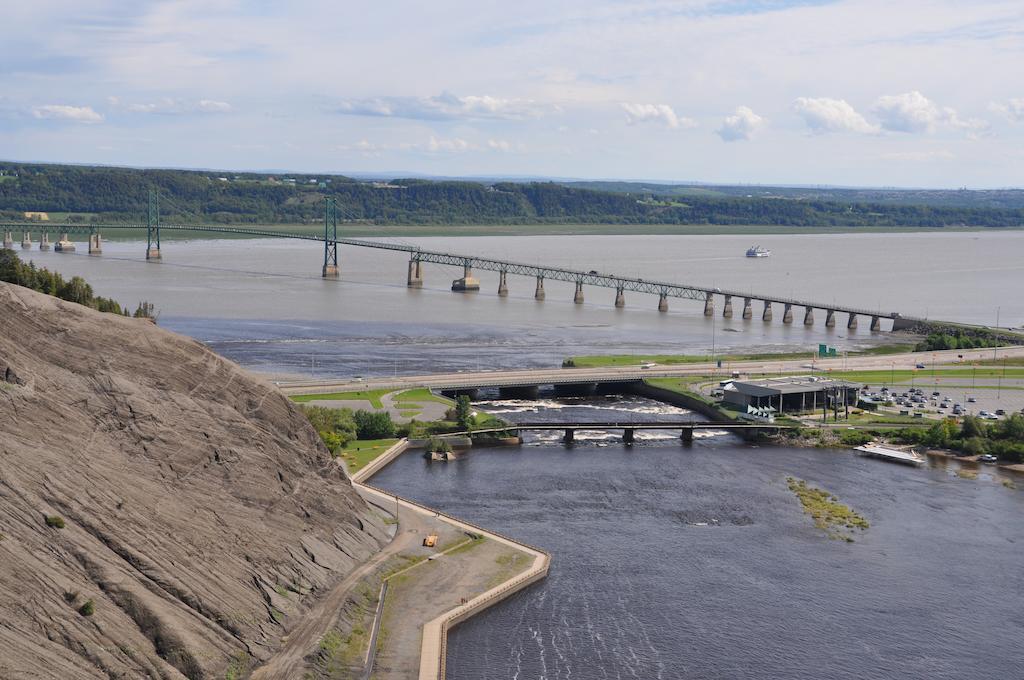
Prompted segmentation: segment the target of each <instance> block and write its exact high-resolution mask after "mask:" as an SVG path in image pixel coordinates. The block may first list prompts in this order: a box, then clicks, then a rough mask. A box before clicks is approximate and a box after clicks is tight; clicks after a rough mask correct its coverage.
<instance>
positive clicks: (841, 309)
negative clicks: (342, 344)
mask: <svg viewBox="0 0 1024 680" xmlns="http://www.w3.org/2000/svg"><path fill="white" fill-rule="evenodd" d="M0 228H2V229H3V230H4V247H7V248H13V236H14V233H13V232H14V230H18V231H20V232H21V233H22V235H23V240H22V247H23V248H26V249H30V248H31V245H32V238H31V232H32V231H36V232H44V233H48V232H51V231H52V232H54V233H57V234H60V235H61V238H60V241H59V243H63V242H66V241H67V240H68V235H69V234H74V233H88V234H89V252H90V254H99V253H101V252H102V249H101V246H100V238H99V233H100V232H102V231H111V230H134V231H147V230H148V232H149V233H150V236H152V234H153V233H155V234H156V239H155V243H156V248H155V250H148V249H147V259H160V257H161V254H160V245H159V243H160V238H159V232H160V231H170V232H200V233H212V234H224V235H234V236H256V237H266V238H290V239H300V240H304V241H318V242H321V243H325V246H326V247H325V260H324V272H323V273H324V276H337V275H338V268H337V266H336V265H337V261H336V246H338V245H344V246H353V247H358V248H375V249H378V250H390V251H397V252H403V253H408V254H409V269H408V278H407V285H408V286H410V287H420V286H422V285H423V270H422V264H423V263H424V262H429V263H433V264H440V265H447V266H454V267H462V270H463V276H462V278H460V279H456V280H455V281H453V283H452V289H453V290H475V289H478V288H479V283H477V282H476V279H474V278H473V270H474V269H481V270H485V271H496V272H498V273H499V276H500V282H499V285H498V294H499V295H501V296H505V295H507V294H508V279H507V277H508V275H509V274H513V275H518V276H528V277H533V278H534V279H535V280H536V289H535V291H534V296H535V297H536V299H538V300H543V299H544V297H545V292H544V281H545V280H553V281H566V282H570V283H574V284H575V286H576V292H575V295H574V297H573V301H574V302H576V303H578V304H582V303H583V299H584V295H583V287H584V286H599V287H603V288H614V289H615V291H616V297H615V306H616V307H622V306H625V292H626V291H631V292H638V293H646V294H651V295H657V296H658V311H661V312H666V311H668V298H670V297H671V298H684V299H690V300H700V301H703V302H704V315H705V316H712V315H713V314H714V313H715V296H720V297H722V298H723V305H722V316H723V317H726V318H731V317H732V316H733V308H732V299H733V298H734V297H735V298H738V299H742V300H743V307H742V311H741V312H740V314H741V315H742V317H743V318H744V319H751V318H753V316H754V310H753V307H752V301H753V300H757V301H759V302H761V303H762V304H763V309H762V310H761V312H760V315H761V318H762V320H764V321H771V320H772V318H773V311H772V305H773V304H775V305H781V306H782V310H781V311H782V321H783V323H787V324H788V323H793V320H794V313H793V308H794V307H802V308H803V309H804V315H803V324H804V325H808V326H809V325H813V323H814V310H815V309H818V310H824V311H825V313H826V317H825V325H826V326H827V327H832V326H835V325H836V319H835V314H836V313H844V314H846V315H847V320H846V325H847V328H856V327H857V317H858V316H866V317H869V318H870V319H871V330H873V331H878V330H881V325H880V321H879V320H880V319H882V318H887V319H892V320H893V322H894V325H897V326H898V325H899V324H904V325H912V322H913V321H919V320H920V319H916V318H912V317H904V316H902V315H901V314H899V313H898V312H882V311H880V310H877V309H875V310H872V309H867V308H861V307H852V306H848V305H838V304H835V303H821V302H813V301H809V300H799V299H796V298H788V297H780V296H774V295H763V294H760V293H756V294H755V293H753V292H752V291H740V290H731V289H726V288H718V287H715V288H710V287H707V286H699V285H692V284H682V283H672V282H668V281H650V280H646V279H642V278H630V277H623V276H616V275H614V274H604V273H600V272H597V271H595V270H589V271H583V270H576V269H565V268H561V267H544V266H540V265H533V264H527V263H523V262H515V261H512V260H499V259H495V258H488V257H480V256H477V255H462V254H457V253H448V252H440V251H432V250H423V249H421V248H419V247H417V246H413V245H408V244H402V243H387V242H383V241H368V240H365V239H353V238H337V237H329V232H327V231H326V230H325V234H324V235H323V236H320V235H317V234H301V233H289V232H281V231H274V230H272V229H268V228H264V227H259V226H254V227H224V226H218V225H201V224H195V225H192V224H160V225H159V226H158V227H154V226H152V225H148V224H145V223H121V224H41V223H38V222H33V223H25V222H0ZM94 239H95V243H94ZM47 247H48V246H47ZM329 253H330V254H332V255H329ZM329 257H333V258H334V265H333V266H328V265H329V264H330V263H329V261H328V258H329Z"/></svg>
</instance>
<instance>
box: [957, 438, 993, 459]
mask: <svg viewBox="0 0 1024 680" xmlns="http://www.w3.org/2000/svg"><path fill="white" fill-rule="evenodd" d="M961 448H962V450H963V452H964V453H966V454H967V455H968V456H980V455H982V454H983V453H985V452H986V451H988V442H987V441H985V438H984V437H970V438H968V439H965V440H964V443H963V445H962V447H961Z"/></svg>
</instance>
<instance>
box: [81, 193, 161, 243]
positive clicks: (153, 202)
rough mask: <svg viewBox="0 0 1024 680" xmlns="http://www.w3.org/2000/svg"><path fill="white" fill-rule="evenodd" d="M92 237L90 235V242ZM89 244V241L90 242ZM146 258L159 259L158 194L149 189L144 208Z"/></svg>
mask: <svg viewBox="0 0 1024 680" xmlns="http://www.w3.org/2000/svg"><path fill="white" fill-rule="evenodd" d="M91 241H92V237H91V236H90V242H91ZM90 245H91V243H90ZM146 259H147V260H159V259H161V256H160V195H159V194H157V193H156V191H154V190H153V189H150V190H149V207H148V209H147V210H146Z"/></svg>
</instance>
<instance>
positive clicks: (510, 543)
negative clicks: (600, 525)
mask: <svg viewBox="0 0 1024 680" xmlns="http://www.w3.org/2000/svg"><path fill="white" fill-rule="evenodd" d="M408 448H409V443H408V440H405V439H403V440H400V441H399V442H397V443H396V444H395V445H394V446H392V447H390V448H389V449H388V450H387V451H385V452H383V453H382V454H381V455H380V456H378V457H377V458H376V459H375V460H373V461H371V462H370V463H369V464H367V465H366V466H364V467H362V468H361V469H359V470H358V471H357V472H355V473H354V474H353V475H352V476H351V480H352V484H353V486H354V487H355V488H356V490H357V491H358V492H359V493H360V494H361V495H362V496H363V497H364V498H365V499H366V500H367V501H368V502H370V503H372V504H373V505H376V506H378V507H380V508H384V509H388V510H389V511H391V508H393V512H394V515H395V516H396V517H399V516H400V513H403V512H404V513H405V514H409V513H413V514H415V515H417V516H418V521H420V522H424V521H425V522H428V523H431V522H432V523H434V524H438V523H440V524H444V525H446V526H447V527H448V528H449V530H451V531H455V532H457V533H464V534H465V535H468V536H470V538H471V542H470V543H467V544H465V545H459V546H457V547H455V548H454V549H451V553H449V554H452V553H456V551H464V552H461V553H459V555H460V558H459V560H458V561H453V560H452V559H448V560H445V562H444V564H445V566H444V568H443V569H440V564H441V562H440V561H439V560H438V559H437V558H436V557H428V558H427V559H426V561H424V562H423V567H422V568H420V569H417V570H414V569H407V570H403V571H402V572H400V573H397V574H394V575H393V576H400V577H401V578H402V580H401V581H400V582H396V583H395V587H391V588H389V589H388V591H387V592H388V595H387V597H388V598H391V601H390V603H386V604H385V606H384V607H383V608H382V610H383V613H382V614H381V616H382V618H383V621H382V622H381V624H380V625H382V626H383V627H384V629H385V630H387V631H388V635H387V636H386V637H385V638H383V639H382V641H381V642H380V643H379V646H380V649H379V650H377V652H376V654H377V656H378V657H380V658H381V659H382V660H386V661H387V663H386V664H382V665H386V670H385V671H384V672H383V674H375V675H374V677H381V678H390V677H394V678H396V679H397V678H406V677H411V676H410V675H408V674H407V673H403V672H402V671H403V670H404V671H408V670H411V669H410V667H409V664H410V655H409V649H410V645H411V643H412V642H413V641H415V640H416V639H417V637H419V639H420V647H419V663H418V676H417V677H418V678H419V679H420V680H444V678H445V664H446V650H447V637H448V632H449V631H450V630H451V629H452V628H454V627H455V626H457V625H458V624H459V623H461V622H463V621H465V620H467V619H468V618H470V617H471V616H473V615H475V614H477V613H479V612H482V611H484V610H485V609H487V608H488V607H491V606H493V605H495V604H497V603H498V602H500V601H502V600H504V599H505V598H507V597H509V596H511V595H513V594H515V593H517V592H519V591H520V590H522V589H524V588H526V587H527V586H529V585H531V584H532V583H535V582H537V581H539V580H541V579H543V578H544V577H545V576H547V572H548V568H549V565H550V562H551V557H550V555H549V554H548V553H547V552H545V551H543V550H541V549H539V548H534V547H532V546H528V545H525V544H523V543H521V542H519V541H516V540H514V539H511V538H508V537H506V536H503V535H501V534H498V533H495V532H493V531H490V530H488V529H485V528H483V527H480V526H477V525H475V524H472V523H469V522H466V521H463V520H460V519H458V518H455V517H452V516H451V515H448V514H445V513H443V512H440V511H438V510H435V509H433V508H428V507H426V506H424V505H421V504H419V503H417V502H415V501H412V500H409V499H407V498H403V497H401V496H398V495H396V494H392V493H389V492H387V491H384V490H383V489H380V488H377V487H375V486H372V485H371V484H369V480H370V479H371V478H372V477H373V476H374V475H375V474H377V473H378V472H379V471H380V470H382V469H384V468H385V467H387V466H388V465H389V464H390V463H391V462H393V461H394V460H395V459H397V458H398V457H399V456H401V455H402V454H403V453H405V452H406V450H407V449H408ZM402 528H403V527H402V525H401V522H400V523H399V530H400V531H401V530H402ZM478 545H479V546H480V547H479V548H478V547H477V546H478ZM470 550H471V551H472V552H473V553H474V554H473V555H468V552H469V551H470ZM417 566H418V565H417ZM439 570H440V571H439ZM388 612H390V616H388ZM420 631H422V635H421V636H420V635H417V634H418V633H419V632H420ZM372 653H373V652H371V654H372Z"/></svg>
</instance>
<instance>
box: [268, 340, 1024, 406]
mask: <svg viewBox="0 0 1024 680" xmlns="http://www.w3.org/2000/svg"><path fill="white" fill-rule="evenodd" d="M959 355H963V362H964V363H969V362H974V361H982V360H986V359H992V358H993V356H997V357H999V358H1020V357H1024V346H1017V347H1000V348H999V349H998V350H996V351H995V352H994V351H993V350H992V349H972V350H944V351H941V352H913V353H907V354H881V355H867V356H854V357H846V358H836V359H814V360H813V365H814V368H815V370H816V371H820V372H821V373H822V374H827V373H828V372H829V371H843V370H849V371H888V370H900V371H906V370H914V369H915V366H916V365H917V364H918V363H925V364H927V365H928V368H931V366H932V365H933V364H935V365H943V364H946V365H952V364H955V363H956V362H957V361H958V356H959ZM811 362H812V360H811V353H810V352H808V354H807V357H806V358H804V359H800V358H796V359H782V360H776V361H730V362H726V363H723V366H722V368H718V367H717V365H716V364H715V363H713V362H704V363H691V364H677V365H656V366H654V367H652V368H650V369H641V368H640V367H639V366H613V367H602V368H554V369H551V368H541V369H530V370H514V371H474V372H463V373H434V374H425V375H411V376H397V377H377V378H368V379H366V380H355V379H347V380H345V379H343V380H309V379H295V380H278V381H276V382H277V384H278V385H279V386H280V387H281V389H282V390H283V391H284V392H285V393H286V394H292V395H295V394H327V393H330V392H350V391H355V390H381V389H393V390H401V389H411V388H413V387H429V388H431V389H453V390H454V389H478V388H484V387H528V386H535V385H579V384H591V383H598V384H608V383H629V382H637V381H640V380H643V379H644V378H673V377H683V376H688V375H713V374H723V375H727V374H729V373H731V372H740V373H745V374H762V373H764V374H779V375H783V374H785V375H801V374H806V373H807V372H808V368H807V367H808V366H809V365H811ZM919 375H920V376H921V379H922V380H925V379H927V377H928V370H927V369H924V370H920V371H919Z"/></svg>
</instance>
